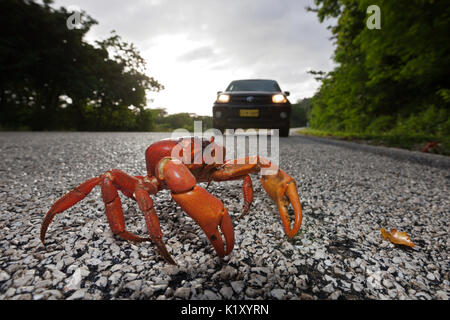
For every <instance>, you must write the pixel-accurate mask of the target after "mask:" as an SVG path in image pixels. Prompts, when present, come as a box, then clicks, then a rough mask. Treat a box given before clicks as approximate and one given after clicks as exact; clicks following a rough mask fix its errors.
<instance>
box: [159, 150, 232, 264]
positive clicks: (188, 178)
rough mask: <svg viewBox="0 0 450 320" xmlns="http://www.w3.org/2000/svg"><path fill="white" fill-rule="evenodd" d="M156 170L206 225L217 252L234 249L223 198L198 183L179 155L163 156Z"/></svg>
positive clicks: (186, 208) (183, 204) (191, 213)
mask: <svg viewBox="0 0 450 320" xmlns="http://www.w3.org/2000/svg"><path fill="white" fill-rule="evenodd" d="M155 171H156V177H157V179H158V180H161V181H164V182H165V183H166V184H167V186H168V187H169V189H170V190H171V193H172V198H173V199H174V200H175V201H176V202H177V203H178V204H179V205H180V207H181V208H182V209H183V211H185V212H186V213H187V214H188V215H189V216H190V217H191V218H192V219H194V221H195V222H197V224H198V225H199V226H200V228H202V230H203V232H204V233H205V234H206V236H207V237H208V239H209V241H210V242H211V244H212V246H213V247H214V249H215V251H216V252H217V254H218V255H219V256H220V257H224V256H226V255H228V254H229V253H230V252H231V251H232V250H233V246H234V231H233V223H232V222H231V218H230V216H229V214H228V210H227V209H226V208H225V207H224V205H223V203H222V201H220V200H219V199H217V198H216V197H214V196H213V195H212V194H210V193H209V192H207V191H206V190H205V189H203V188H202V187H199V186H197V185H196V183H197V181H196V179H195V177H194V176H193V175H192V173H191V172H190V171H189V169H188V168H187V167H186V166H185V165H184V164H183V163H182V162H181V161H179V160H177V159H171V158H168V157H166V158H163V159H162V160H161V161H159V163H158V164H157V166H156V169H155ZM219 229H220V231H221V232H222V233H223V236H224V238H225V239H222V235H221V234H220V232H219ZM224 240H225V241H224ZM224 242H225V243H224Z"/></svg>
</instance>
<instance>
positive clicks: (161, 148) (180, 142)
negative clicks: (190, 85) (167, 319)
mask: <svg viewBox="0 0 450 320" xmlns="http://www.w3.org/2000/svg"><path fill="white" fill-rule="evenodd" d="M175 148H177V149H176V150H175ZM175 151H176V152H175ZM174 153H175V154H176V155H177V156H178V157H173V154H174ZM145 159H146V164H147V175H146V176H131V175H129V174H127V173H125V172H123V171H121V170H117V169H113V170H109V171H107V172H106V173H104V174H102V175H101V176H99V177H96V178H92V179H89V180H86V181H85V182H83V183H82V184H80V185H79V186H77V187H75V188H74V189H73V190H72V191H70V192H69V193H67V194H66V195H64V196H63V197H61V198H60V199H59V200H57V201H56V202H55V203H54V204H53V206H52V207H51V208H50V210H49V211H48V212H47V214H46V215H45V217H44V220H43V222H42V227H41V241H42V243H44V239H45V233H46V231H47V228H48V226H49V224H50V223H51V221H52V219H53V217H54V216H55V215H56V214H58V213H61V212H63V211H65V210H67V209H69V208H70V207H72V206H73V205H75V204H76V203H77V202H79V201H81V200H82V199H83V198H85V197H86V196H87V195H88V194H89V193H90V192H91V190H92V189H93V188H94V187H95V186H97V185H98V186H100V187H101V192H102V197H103V202H104V203H105V207H106V217H107V219H108V223H109V226H110V228H111V230H112V232H113V233H114V234H116V235H117V236H119V237H120V238H122V239H125V240H131V241H137V242H140V241H146V240H151V241H152V242H153V243H154V244H155V245H156V247H157V248H158V251H159V253H160V254H161V255H162V257H163V258H164V259H165V260H166V261H167V262H169V263H171V264H176V263H175V261H174V260H173V259H172V257H171V256H170V254H169V252H168V251H167V248H166V246H165V244H164V241H163V239H162V238H163V234H162V232H161V227H160V224H159V220H158V216H157V214H156V211H155V209H154V207H153V200H152V198H151V197H150V195H152V194H156V193H158V191H160V190H163V189H169V190H170V191H171V195H172V198H173V200H175V202H177V203H178V205H179V206H180V207H181V208H182V209H183V210H184V211H185V212H186V213H187V214H188V215H189V216H190V217H191V218H192V219H193V220H194V221H196V222H197V223H198V225H199V226H200V227H201V228H202V230H203V231H204V233H205V234H206V236H207V237H208V239H209V241H210V242H211V244H212V246H213V247H214V249H215V251H216V252H217V254H218V255H219V256H220V257H224V256H226V255H228V254H229V253H230V252H231V251H232V250H233V246H234V231H233V223H232V221H231V218H230V216H229V214H228V211H227V209H226V208H225V207H224V205H223V203H222V201H220V200H219V199H217V198H216V197H214V196H213V195H211V194H210V193H209V192H207V191H206V190H205V189H204V188H202V187H200V186H198V185H197V183H198V182H208V183H210V182H211V181H230V180H238V179H242V180H243V196H244V208H243V212H242V215H241V216H243V215H245V214H247V213H248V211H249V208H250V205H251V203H252V201H253V187H252V180H251V178H250V175H249V174H252V173H258V172H260V171H261V170H263V172H261V173H262V176H261V180H260V181H261V184H262V186H263V188H264V190H265V191H266V192H267V193H268V195H269V196H270V197H271V198H272V199H273V200H274V201H275V203H276V204H277V205H278V209H279V211H280V215H281V220H282V222H283V227H284V230H285V233H286V235H287V236H288V237H289V238H293V237H294V236H295V235H296V234H297V232H298V230H299V229H300V226H301V222H302V209H301V203H300V199H299V197H298V193H297V187H296V184H295V181H294V179H293V178H292V177H291V176H289V175H288V174H286V173H285V172H284V171H282V170H281V169H279V168H278V167H277V166H275V165H274V164H272V163H271V162H270V161H269V160H267V159H265V158H262V157H259V156H250V157H245V158H242V159H237V160H228V161H225V148H224V147H223V146H221V145H219V144H217V143H216V142H214V137H211V139H209V140H207V139H204V138H198V137H188V138H186V137H185V138H179V139H165V140H161V141H158V142H155V143H153V144H152V145H150V146H149V147H148V148H147V150H146V152H145ZM180 159H181V160H183V161H181V160H180ZM269 169H271V170H273V171H271V172H267V173H268V174H264V170H269ZM117 191H120V192H122V193H123V194H124V195H125V196H127V197H130V198H131V199H133V200H135V201H137V203H138V206H139V208H140V210H141V211H142V212H143V213H144V216H145V222H146V225H147V230H148V233H149V235H150V237H149V238H143V237H140V236H137V235H135V234H133V233H131V232H129V231H127V230H126V229H125V221H124V216H123V211H122V205H121V201H120V197H119V195H118V192H117ZM290 204H291V205H292V208H293V211H294V214H295V221H294V225H293V226H292V227H291V223H290V220H289V213H288V208H289V205H290ZM219 230H220V231H221V232H222V233H223V236H224V239H223V238H222V235H221V233H220V232H219ZM224 242H225V243H224Z"/></svg>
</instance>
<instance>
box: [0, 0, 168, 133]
mask: <svg viewBox="0 0 450 320" xmlns="http://www.w3.org/2000/svg"><path fill="white" fill-rule="evenodd" d="M51 4H52V1H44V3H43V4H39V3H37V2H35V1H25V0H2V10H1V13H0V29H1V30H2V36H1V38H0V111H1V114H2V117H1V119H0V126H1V127H2V128H7V129H22V128H30V129H31V130H102V131H109V130H121V131H131V130H132V131H136V130H137V131H148V130H151V129H152V128H153V122H152V113H151V112H150V111H148V110H145V106H146V104H147V99H146V92H147V91H149V90H153V91H158V90H161V89H162V88H163V86H162V85H161V84H159V83H158V82H157V81H156V80H155V79H153V78H151V77H148V76H147V75H146V74H145V69H146V68H145V61H144V59H143V58H142V57H141V56H140V54H139V52H138V50H137V49H136V47H135V46H134V45H133V44H130V43H127V42H125V41H123V40H122V39H121V38H120V36H118V35H117V34H115V33H114V32H113V33H112V34H111V36H110V37H109V38H108V39H106V40H103V41H97V42H96V45H91V44H89V43H87V42H86V41H84V36H85V35H86V33H87V32H88V31H89V29H90V28H91V26H92V25H94V24H96V23H97V22H96V21H95V20H93V19H92V18H91V17H89V16H88V15H87V14H86V13H85V12H83V13H82V14H81V25H79V26H78V27H77V28H75V29H72V30H70V29H69V28H67V26H66V20H67V18H69V17H70V16H71V15H72V13H71V12H67V10H66V9H65V8H60V9H53V8H52V7H51V6H50V5H51Z"/></svg>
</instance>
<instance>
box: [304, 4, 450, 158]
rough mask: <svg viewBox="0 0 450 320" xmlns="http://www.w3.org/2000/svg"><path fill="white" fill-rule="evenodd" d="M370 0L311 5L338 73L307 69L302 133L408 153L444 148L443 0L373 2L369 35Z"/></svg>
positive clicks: (447, 58) (446, 48)
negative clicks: (311, 87)
mask: <svg viewBox="0 0 450 320" xmlns="http://www.w3.org/2000/svg"><path fill="white" fill-rule="evenodd" d="M372 4H374V3H373V1H366V0H362V1H356V0H315V5H316V7H315V8H309V10H310V11H314V12H316V13H317V15H318V18H319V21H320V22H324V21H325V20H326V19H327V18H336V19H337V20H336V21H337V24H336V25H334V26H330V28H331V31H332V34H333V37H332V39H333V40H334V42H335V45H336V48H335V52H334V55H333V59H334V61H335V62H336V63H337V67H336V68H335V69H334V70H332V71H331V72H328V73H325V72H322V71H312V72H311V73H312V74H313V75H315V77H316V79H317V80H318V81H320V82H321V86H320V89H319V90H318V91H317V93H316V94H315V95H314V97H312V99H311V109H310V110H309V111H308V116H307V118H308V122H309V127H310V129H308V131H307V132H308V133H309V134H315V135H322V136H328V135H332V136H335V137H341V138H343V137H345V138H347V139H361V140H369V141H372V142H378V143H383V144H387V145H395V146H400V147H407V148H411V149H414V148H417V146H416V145H420V146H422V147H423V146H425V144H426V143H428V142H431V141H435V142H437V143H438V146H439V149H440V151H439V152H442V153H446V154H448V153H449V145H450V77H449V73H448V70H450V42H449V41H448V30H450V9H449V7H448V4H447V3H445V1H426V0H415V1H409V0H398V1H387V0H382V1H377V3H376V5H378V6H379V8H380V18H381V23H380V29H369V28H368V27H367V20H368V18H369V17H370V16H371V15H370V14H369V13H367V8H368V7H369V6H370V5H372Z"/></svg>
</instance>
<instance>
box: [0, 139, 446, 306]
mask: <svg viewBox="0 0 450 320" xmlns="http://www.w3.org/2000/svg"><path fill="white" fill-rule="evenodd" d="M165 137H168V134H163V133H148V134H147V133H0V151H1V154H2V161H1V163H0V173H1V176H0V177H1V178H0V211H1V215H0V228H1V230H2V232H1V233H0V299H1V300H3V299H113V298H114V299H123V298H131V299H138V298H139V299H175V298H177V299H178V298H179V299H261V298H262V299H427V300H428V299H446V300H447V299H448V297H449V296H450V291H449V289H450V287H449V264H448V261H449V260H450V259H449V249H448V248H450V242H449V237H448V235H449V211H450V199H449V194H450V193H449V181H450V160H449V158H448V157H443V156H438V155H427V154H419V153H415V152H409V151H403V150H396V149H389V148H381V147H372V146H364V145H357V144H353V143H348V142H342V141H331V140H324V139H319V138H307V137H302V136H291V137H289V138H281V139H280V167H281V168H282V169H283V170H285V171H286V172H288V173H289V174H290V175H291V176H292V177H294V178H295V180H296V181H297V184H298V189H299V194H300V197H301V200H302V206H303V224H302V228H301V232H300V233H299V235H297V236H296V237H295V238H294V240H291V241H289V240H287V238H286V237H285V236H284V233H283V229H282V226H281V221H280V219H279V215H278V213H277V209H276V207H275V205H274V204H273V203H272V200H271V199H270V198H269V197H268V196H267V195H266V194H265V193H264V190H263V189H262V187H261V185H260V183H259V181H258V180H257V178H256V177H255V178H254V179H253V181H254V189H255V201H254V204H253V206H252V208H251V213H250V214H249V215H247V216H246V217H245V218H243V219H241V220H239V221H237V220H236V217H237V216H238V215H239V214H240V210H241V208H242V193H241V183H240V182H239V181H237V182H226V183H221V184H217V183H214V184H212V185H211V186H210V187H209V189H208V190H210V191H211V193H213V194H214V195H215V196H217V197H219V198H220V199H222V201H223V202H224V204H225V205H226V207H227V208H228V210H229V212H230V214H231V216H232V218H233V221H234V225H235V238H236V245H235V248H234V250H233V252H232V253H231V254H230V256H228V257H226V258H225V259H223V260H220V259H219V258H218V257H217V256H216V254H215V252H214V251H213V249H212V247H211V246H210V244H209V242H208V241H207V239H206V238H205V236H204V234H203V232H202V231H201V230H200V228H199V227H198V226H197V225H196V224H195V223H194V222H193V220H192V219H190V218H189V217H188V216H187V215H186V214H184V213H183V212H182V211H181V209H180V208H179V207H177V205H176V204H175V203H174V202H173V201H171V199H170V194H169V193H168V192H167V191H162V192H161V193H160V194H158V195H157V196H156V197H154V200H155V207H156V210H157V212H158V215H159V218H160V222H161V227H162V230H163V233H164V239H165V241H166V244H167V246H168V249H169V251H170V252H171V254H172V256H173V257H174V259H175V260H176V261H177V263H178V266H171V265H168V264H166V263H165V262H164V261H163V260H162V259H161V258H160V256H159V255H158V253H157V251H156V250H155V248H154V246H153V245H152V243H149V242H146V243H141V244H132V243H129V242H126V241H121V240H119V239H118V238H116V237H115V236H113V234H112V233H111V231H110V229H109V227H108V224H107V221H106V217H105V215H104V205H103V203H102V200H101V195H100V191H99V188H96V189H94V191H93V192H92V193H91V194H90V195H89V196H88V197H87V198H86V199H84V200H83V201H82V202H80V203H79V204H77V205H76V206H74V207H73V208H71V209H69V210H67V211H66V212H65V213H63V214H60V215H58V216H57V217H56V218H55V219H54V221H53V223H52V224H51V225H50V228H49V230H48V233H47V247H44V246H43V245H42V244H41V243H40V240H39V229H40V224H41V221H42V218H43V215H44V214H45V213H46V211H47V210H48V209H49V208H50V206H51V205H52V203H53V202H54V201H55V200H56V199H58V198H59V197H60V196H62V195H63V194H64V193H66V192H67V191H68V190H70V189H71V188H73V187H74V186H76V185H78V184H79V183H81V182H82V181H84V180H86V179H87V178H90V177H94V176H98V175H100V174H102V173H104V172H105V171H107V170H109V169H112V168H117V169H122V170H124V171H126V172H128V173H130V174H133V175H140V174H144V173H145V161H144V151H145V149H146V147H147V146H148V145H149V144H150V143H151V142H154V141H157V140H159V139H161V138H165ZM123 207H124V210H125V217H126V221H127V228H128V229H129V230H130V231H132V232H135V233H138V234H142V235H144V234H145V222H144V218H143V216H142V215H141V213H140V212H139V210H137V209H136V205H135V203H133V202H132V201H131V200H129V199H124V200H123ZM380 228H386V229H391V228H396V229H398V230H401V231H405V232H407V233H408V235H409V236H410V237H411V240H412V241H413V242H414V243H415V247H414V248H405V247H400V246H396V245H394V244H392V243H390V242H388V241H387V240H384V239H383V238H382V237H381V234H380Z"/></svg>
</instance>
